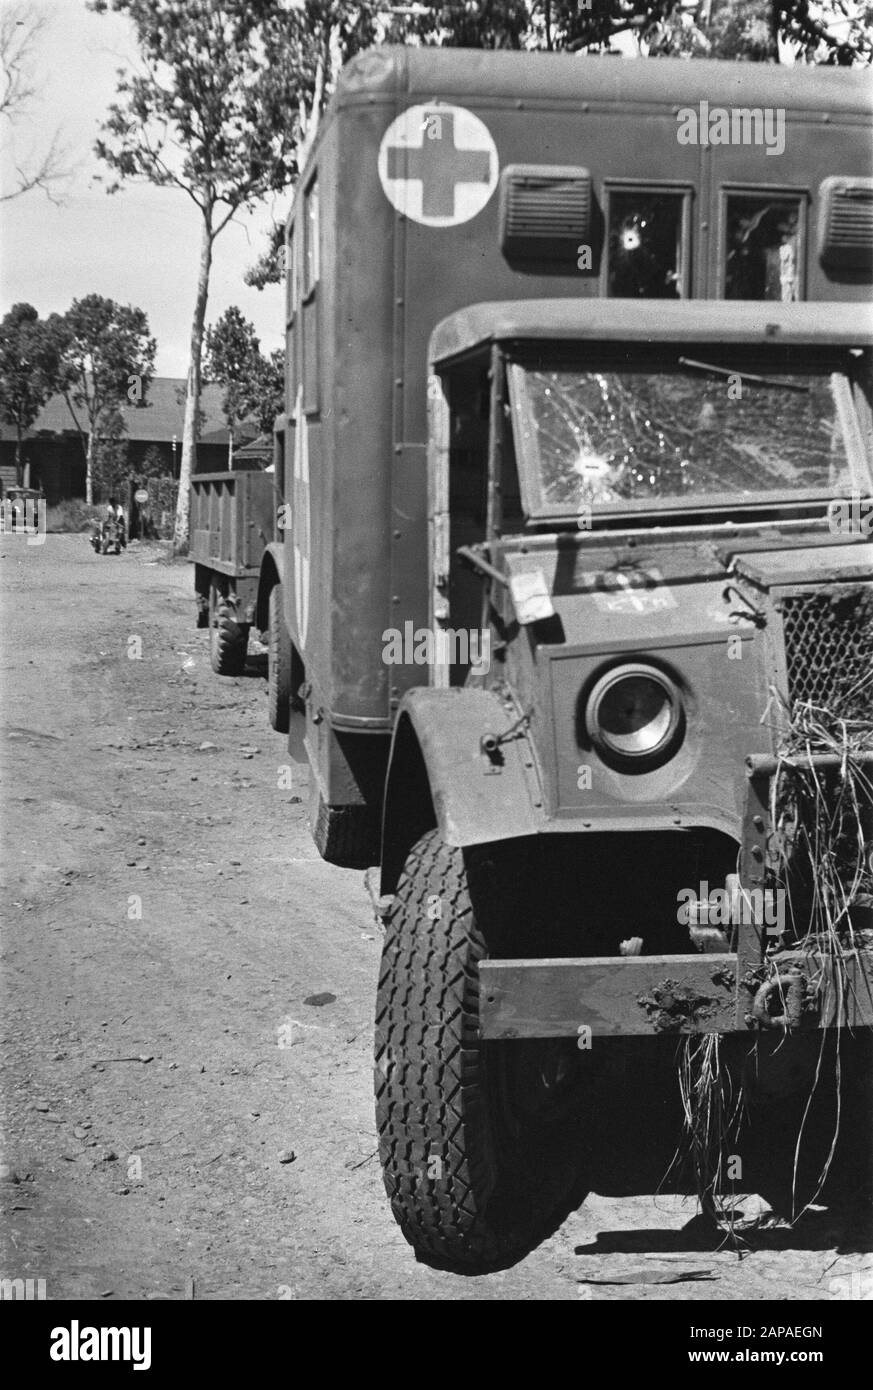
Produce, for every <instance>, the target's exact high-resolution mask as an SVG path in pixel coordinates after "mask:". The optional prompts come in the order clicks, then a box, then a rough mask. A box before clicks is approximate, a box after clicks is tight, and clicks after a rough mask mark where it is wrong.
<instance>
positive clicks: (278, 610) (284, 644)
mask: <svg viewBox="0 0 873 1390" xmlns="http://www.w3.org/2000/svg"><path fill="white" fill-rule="evenodd" d="M268 622H269V630H268V633H267V715H268V718H269V720H270V728H271V729H275V730H276V733H277V734H287V732H288V730H289V729H290V727H291V638H290V636H289V635H288V629H287V627H286V626H285V616H284V604H283V601H282V585H281V584H274V585H273V588H272V589H271V590H270V598H269V617H268Z"/></svg>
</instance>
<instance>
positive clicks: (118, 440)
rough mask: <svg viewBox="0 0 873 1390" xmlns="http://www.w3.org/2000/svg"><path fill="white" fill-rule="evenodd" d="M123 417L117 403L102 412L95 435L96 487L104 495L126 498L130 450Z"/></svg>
mask: <svg viewBox="0 0 873 1390" xmlns="http://www.w3.org/2000/svg"><path fill="white" fill-rule="evenodd" d="M126 435H127V427H126V425H125V422H124V416H123V415H122V414H121V411H120V410H119V409H118V407H117V406H113V407H110V408H108V409H106V410H105V411H104V412H103V416H102V418H101V421H100V428H99V431H98V432H97V434H96V435H95V437H94V450H93V460H92V462H93V474H94V487H95V490H96V491H97V492H98V493H99V495H100V497H101V498H107V497H117V498H118V500H119V501H121V500H123V494H124V492H125V489H126V486H127V481H128V478H129V477H130V449H129V445H128V441H127V438H126Z"/></svg>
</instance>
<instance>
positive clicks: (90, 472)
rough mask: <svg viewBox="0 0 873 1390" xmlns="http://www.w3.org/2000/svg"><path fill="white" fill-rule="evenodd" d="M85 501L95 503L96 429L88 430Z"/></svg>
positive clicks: (90, 504) (89, 504)
mask: <svg viewBox="0 0 873 1390" xmlns="http://www.w3.org/2000/svg"><path fill="white" fill-rule="evenodd" d="M85 501H86V502H87V504H88V506H89V507H90V506H92V505H93V503H94V431H93V430H89V431H88V450H87V453H86V454H85Z"/></svg>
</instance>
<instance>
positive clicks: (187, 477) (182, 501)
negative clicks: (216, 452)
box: [173, 206, 213, 555]
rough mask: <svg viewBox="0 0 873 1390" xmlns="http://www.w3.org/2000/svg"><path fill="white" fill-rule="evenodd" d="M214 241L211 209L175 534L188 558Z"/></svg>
mask: <svg viewBox="0 0 873 1390" xmlns="http://www.w3.org/2000/svg"><path fill="white" fill-rule="evenodd" d="M212 239H213V237H212V208H211V207H209V206H207V207H206V208H204V209H203V240H202V242H201V244H200V271H199V274H198V276H197V298H196V300H195V301H194V320H193V323H192V324H191V356H190V359H189V363H188V385H187V390H186V393H185V423H184V425H183V426H182V464H181V467H180V470H179V496H178V500H177V502H176V525H175V529H174V532H173V549H174V551H175V552H176V554H177V555H180V554H185V553H186V552H187V549H188V514H189V510H190V500H191V499H190V490H191V474H192V473H193V472H194V464H195V460H196V455H197V435H198V433H199V429H198V419H199V415H200V362H201V358H202V355H203V328H204V324H205V323H206V301H207V299H208V297H209V272H210V269H211V267H212Z"/></svg>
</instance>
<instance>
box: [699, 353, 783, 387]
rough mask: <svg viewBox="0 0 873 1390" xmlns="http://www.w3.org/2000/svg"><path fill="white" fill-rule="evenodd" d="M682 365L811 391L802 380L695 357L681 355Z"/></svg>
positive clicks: (718, 374) (765, 384)
mask: <svg viewBox="0 0 873 1390" xmlns="http://www.w3.org/2000/svg"><path fill="white" fill-rule="evenodd" d="M679 365H680V367H694V368H695V369H696V370H697V371H699V372H715V374H716V376H738V377H739V378H740V380H741V381H757V382H758V383H759V385H761V386H781V387H783V388H784V390H786V391H809V387H808V386H805V385H804V384H803V382H801V381H786V380H785V378H784V377H780V376H758V375H757V374H756V373H755V372H743V371H740V370H739V369H738V368H737V367H717V366H715V365H714V363H712V362H696V361H695V360H694V358H693V357H680V358H679Z"/></svg>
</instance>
